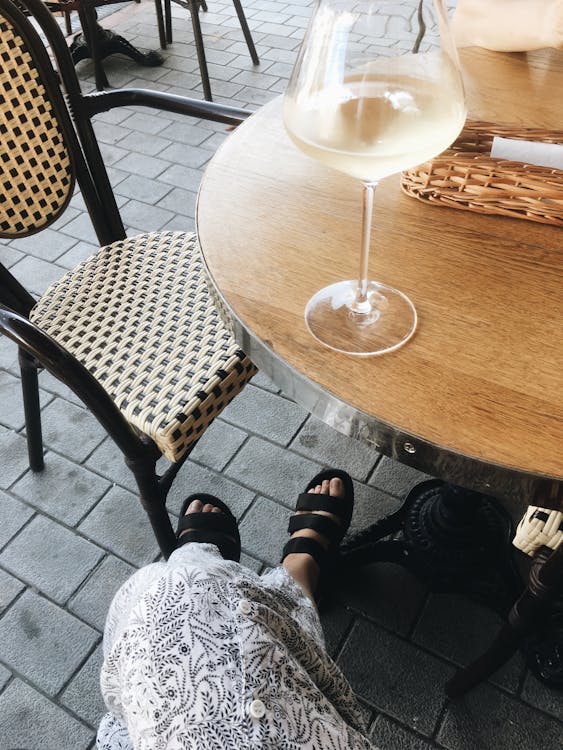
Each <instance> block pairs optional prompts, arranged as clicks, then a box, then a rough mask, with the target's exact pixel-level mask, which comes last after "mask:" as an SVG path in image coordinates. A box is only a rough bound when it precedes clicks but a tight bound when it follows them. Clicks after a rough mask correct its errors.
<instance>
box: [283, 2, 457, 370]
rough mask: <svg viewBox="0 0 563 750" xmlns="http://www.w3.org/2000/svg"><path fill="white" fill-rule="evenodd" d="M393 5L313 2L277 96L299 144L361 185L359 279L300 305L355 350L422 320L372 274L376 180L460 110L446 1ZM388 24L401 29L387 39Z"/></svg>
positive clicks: (313, 323) (320, 331) (385, 341)
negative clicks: (292, 63)
mask: <svg viewBox="0 0 563 750" xmlns="http://www.w3.org/2000/svg"><path fill="white" fill-rule="evenodd" d="M400 8H401V15H400V16H395V15H394V13H396V12H397V11H393V6H392V5H390V4H389V2H388V0H387V1H385V0H362V1H361V2H350V1H348V2H345V1H344V0H319V2H318V4H317V6H316V9H315V11H314V13H313V16H312V19H311V22H310V24H309V28H308V30H307V33H306V36H305V39H304V41H303V45H302V47H301V51H300V54H299V57H298V59H297V62H296V65H295V68H294V71H293V74H292V76H291V79H290V82H289V85H288V88H287V92H286V94H285V98H284V121H285V125H286V128H287V131H288V133H289V135H290V136H291V138H292V139H293V141H294V142H295V144H296V145H297V146H298V147H299V148H300V149H302V150H303V151H304V152H305V153H306V154H308V155H309V156H311V157H313V158H314V159H317V160H318V161H320V162H322V163H323V164H326V165H327V166H329V167H332V168H334V169H337V170H339V171H340V172H344V173H346V174H348V175H350V176H352V177H355V178H357V179H359V180H361V181H362V182H363V185H364V191H363V195H364V201H363V220H362V224H363V227H362V242H361V252H360V269H359V278H358V279H357V280H354V281H341V282H337V283H335V284H332V285H330V286H328V287H325V288H324V289H321V291H319V292H317V294H315V295H314V296H313V298H312V299H311V300H310V301H309V303H308V305H307V307H306V310H305V319H306V322H307V326H308V328H309V330H310V331H311V333H312V334H313V336H315V338H317V339H318V340H319V341H320V342H321V343H323V344H325V345H326V346H328V347H330V348H331V349H335V350H336V351H340V352H344V353H347V354H356V355H360V356H368V355H375V354H383V353H385V352H389V351H392V350H394V349H397V348H398V347H399V346H401V345H402V344H404V343H406V342H407V341H408V340H409V339H410V338H411V336H412V335H413V333H414V331H415V330H416V323H417V316H416V310H415V308H414V305H413V304H412V302H411V301H410V300H409V298H408V297H407V296H406V295H405V294H403V293H402V292H400V291H398V290H397V289H394V288H393V287H390V286H388V285H387V284H384V283H383V282H379V281H369V280H368V275H367V271H368V257H369V249H370V238H371V217H372V210H373V193H374V190H375V187H376V185H377V183H378V181H379V180H380V179H382V178H383V177H387V176H389V175H391V174H393V173H395V172H400V171H401V170H403V169H407V168H410V167H413V166H415V165H416V164H419V163H421V162H424V161H426V160H427V159H430V158H432V157H434V156H436V155H437V154H439V153H441V152H442V151H443V150H444V149H445V148H447V147H448V146H449V145H450V144H451V143H452V141H453V140H455V138H456V136H457V135H458V133H459V132H460V130H461V128H462V127H463V123H464V121H465V115H466V110H465V100H464V94H463V85H462V81H461V74H460V69H459V61H458V57H457V53H456V49H455V46H454V43H453V40H452V37H451V35H450V32H449V26H448V17H447V13H446V9H445V7H444V3H443V0H406V1H404V2H402V3H401V6H400ZM397 20H398V22H397ZM390 28H392V29H397V28H400V29H401V31H400V33H397V32H394V37H393V38H390V37H389V35H388V33H387V31H386V30H387V29H390Z"/></svg>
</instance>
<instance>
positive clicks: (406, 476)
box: [369, 456, 432, 498]
mask: <svg viewBox="0 0 563 750" xmlns="http://www.w3.org/2000/svg"><path fill="white" fill-rule="evenodd" d="M427 479H432V477H430V476H428V474H423V473H422V472H420V471H417V470H416V469H413V468H412V467H410V466H407V465H406V464H400V463H399V462H398V461H393V460H392V459H391V458H387V456H383V458H382V459H381V461H380V463H379V464H378V466H377V468H376V469H375V471H374V473H373V476H372V477H371V479H370V481H369V483H370V484H372V485H373V486H374V487H378V488H379V489H380V490H383V491H384V492H389V494H391V495H396V496H397V497H400V498H404V496H405V495H406V494H407V492H408V491H409V490H410V489H412V488H413V487H414V485H415V484H418V483H419V482H424V481H426V480H427Z"/></svg>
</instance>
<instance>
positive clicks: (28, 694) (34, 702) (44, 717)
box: [0, 680, 94, 750]
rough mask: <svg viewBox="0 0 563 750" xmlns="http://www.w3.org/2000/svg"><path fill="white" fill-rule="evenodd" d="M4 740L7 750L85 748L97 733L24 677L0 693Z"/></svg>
mask: <svg viewBox="0 0 563 750" xmlns="http://www.w3.org/2000/svg"><path fill="white" fill-rule="evenodd" d="M0 716H2V742H3V743H5V744H4V745H3V747H4V748H6V750H16V748H22V750H24V749H25V750H61V749H62V748H66V747H70V746H69V744H68V743H69V738H72V749H73V750H86V748H88V747H89V745H90V742H91V741H92V739H93V736H94V733H93V732H92V730H91V729H88V728H87V727H85V726H84V725H83V724H81V723H80V722H79V721H77V720H76V719H73V718H72V717H71V716H69V715H68V714H67V713H66V711H64V710H63V709H61V708H60V707H59V706H56V705H55V704H54V703H51V702H50V701H49V700H47V698H45V697H44V696H43V695H41V693H38V692H37V691H36V690H34V689H33V688H32V687H30V686H29V685H26V684H25V683H24V682H22V681H21V680H14V681H13V682H12V683H10V685H8V687H7V688H6V690H4V692H3V693H2V695H0Z"/></svg>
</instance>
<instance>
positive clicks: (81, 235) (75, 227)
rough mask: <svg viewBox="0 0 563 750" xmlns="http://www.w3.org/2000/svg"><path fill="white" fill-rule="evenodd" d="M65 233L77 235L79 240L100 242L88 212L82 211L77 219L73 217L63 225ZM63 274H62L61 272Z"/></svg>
mask: <svg viewBox="0 0 563 750" xmlns="http://www.w3.org/2000/svg"><path fill="white" fill-rule="evenodd" d="M63 232H64V233H65V234H70V235H71V237H76V239H77V240H83V241H85V242H89V243H90V244H92V245H97V244H98V238H97V236H96V232H95V230H94V226H93V225H92V221H91V219H90V217H89V216H88V214H86V213H81V214H80V215H79V216H77V217H76V219H73V220H72V221H70V222H69V223H68V224H65V226H64V227H63ZM61 275H62V274H61Z"/></svg>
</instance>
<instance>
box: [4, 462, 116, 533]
mask: <svg viewBox="0 0 563 750" xmlns="http://www.w3.org/2000/svg"><path fill="white" fill-rule="evenodd" d="M109 486H110V485H109V482H108V481H107V480H105V479H102V477H98V476H96V474H93V473H92V472H91V471H87V470H86V469H84V468H82V467H81V466H78V465H77V464H74V463H72V462H70V461H68V460H67V459H66V458H62V457H61V456H57V455H55V454H54V453H48V454H47V455H46V456H45V468H44V469H43V471H40V472H36V473H35V472H32V471H28V472H27V474H26V475H25V476H24V477H23V478H22V479H20V480H19V482H17V483H16V484H15V485H14V487H13V489H12V491H13V493H14V494H15V495H17V496H18V497H21V498H22V499H23V500H25V501H26V502H28V503H30V504H31V505H33V506H35V507H36V508H39V509H40V510H43V511H45V513H48V514H49V515H50V516H54V517H55V518H57V519H59V520H60V521H63V523H66V524H68V525H69V526H74V525H75V524H76V523H78V521H79V520H80V519H81V518H82V517H83V516H84V515H85V514H86V513H87V512H88V511H89V510H90V509H91V508H92V506H93V505H94V504H95V503H97V502H98V500H99V499H100V498H101V497H102V495H103V494H104V493H105V492H106V491H107V489H108V488H109Z"/></svg>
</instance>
